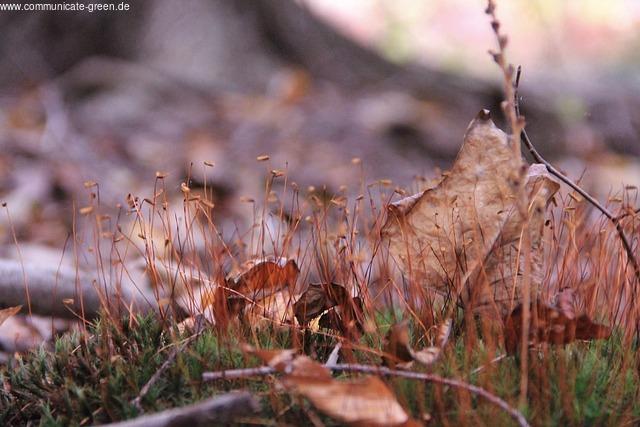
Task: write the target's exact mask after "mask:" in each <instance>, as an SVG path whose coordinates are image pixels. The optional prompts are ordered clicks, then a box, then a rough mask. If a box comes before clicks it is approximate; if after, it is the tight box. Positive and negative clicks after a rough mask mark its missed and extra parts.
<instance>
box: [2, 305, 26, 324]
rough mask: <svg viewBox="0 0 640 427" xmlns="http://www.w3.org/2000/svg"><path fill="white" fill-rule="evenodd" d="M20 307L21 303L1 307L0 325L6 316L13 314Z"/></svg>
mask: <svg viewBox="0 0 640 427" xmlns="http://www.w3.org/2000/svg"><path fill="white" fill-rule="evenodd" d="M21 309H22V306H21V305H18V306H15V307H9V308H3V309H2V310H0V325H2V324H3V323H4V322H5V321H6V320H7V319H8V318H10V317H11V316H15V315H16V314H18V312H19V311H20V310H21Z"/></svg>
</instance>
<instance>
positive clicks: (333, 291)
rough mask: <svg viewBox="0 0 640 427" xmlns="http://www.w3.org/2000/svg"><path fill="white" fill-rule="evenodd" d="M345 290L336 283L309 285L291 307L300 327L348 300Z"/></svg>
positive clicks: (347, 293)
mask: <svg viewBox="0 0 640 427" xmlns="http://www.w3.org/2000/svg"><path fill="white" fill-rule="evenodd" d="M350 298H351V297H350V295H349V292H348V291H347V289H346V288H345V287H344V286H342V285H340V284H338V283H328V284H327V283H311V284H310V285H309V286H308V287H307V290H306V291H304V292H303V293H302V295H301V296H300V298H299V299H298V300H297V301H296V302H295V304H294V305H293V312H294V314H295V316H296V319H298V322H299V323H300V324H301V325H306V324H307V323H308V322H309V321H310V320H313V319H315V318H317V317H318V316H320V315H321V314H322V313H323V312H325V311H326V310H329V309H330V308H332V307H335V306H336V305H339V304H344V303H345V302H347V301H348V300H349V299H350Z"/></svg>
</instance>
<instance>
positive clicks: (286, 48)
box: [0, 0, 640, 153]
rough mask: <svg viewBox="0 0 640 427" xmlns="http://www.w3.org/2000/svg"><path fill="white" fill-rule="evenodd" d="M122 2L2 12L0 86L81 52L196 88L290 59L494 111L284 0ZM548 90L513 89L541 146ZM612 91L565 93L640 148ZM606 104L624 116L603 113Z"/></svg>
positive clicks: (448, 79)
mask: <svg viewBox="0 0 640 427" xmlns="http://www.w3.org/2000/svg"><path fill="white" fill-rule="evenodd" d="M112 2H114V3H117V0H112ZM130 4H131V6H132V11H131V12H113V13H104V12H100V13H86V12H85V13H77V14H76V13H71V12H42V13H31V12H30V13H26V12H21V13H3V14H2V15H0V28H2V36H3V37H2V40H0V79H1V82H2V83H0V88H2V89H4V90H6V89H7V88H11V87H15V86H16V85H17V84H18V83H20V82H24V81H36V82H37V81H43V80H46V79H50V78H52V77H54V76H56V75H58V74H59V73H62V72H64V71H66V70H68V69H69V68H71V67H72V66H73V65H74V64H76V63H78V62H79V61H81V60H82V59H83V58H86V57H88V56H93V55H105V56H111V57H119V58H124V59H129V60H135V61H139V62H143V63H145V64H148V65H151V66H153V67H155V68H157V69H158V70H161V71H163V72H166V73H168V74H170V75H172V76H175V78H177V79H181V80H183V81H188V82H189V83H190V84H196V85H198V86H199V87H201V88H202V89H204V90H216V89H224V90H228V89H232V90H240V91H256V90H258V91H262V90H265V89H266V88H268V86H269V84H270V82H271V79H272V78H273V76H274V75H276V74H277V73H278V71H279V70H281V69H282V67H284V66H291V65H294V66H297V67H301V68H303V69H305V70H307V71H308V72H309V73H310V75H311V76H313V77H315V78H316V79H319V80H326V81H330V82H332V83H333V84H335V85H338V86H340V87H342V89H343V90H346V91H364V90H368V91H371V90H374V91H378V92H380V91H385V90H398V91H403V92H406V93H409V94H410V95H411V96H414V97H416V98H419V99H422V100H426V101H429V102H432V103H434V104H437V105H438V107H439V108H440V109H442V110H443V111H444V112H445V113H446V114H445V117H458V118H459V117H466V118H467V119H470V118H472V117H473V116H474V115H475V113H476V112H477V111H478V110H479V109H480V108H490V109H491V110H493V111H499V104H500V101H501V99H502V93H501V89H500V86H499V85H496V84H495V83H490V82H485V81H480V80H478V79H474V78H469V77H465V76H459V75H454V74H451V73H445V72H440V71H437V70H434V69H430V68H427V67H424V66H418V65H407V66H404V65H398V64H394V63H391V62H389V61H387V60H385V59H384V58H382V57H381V56H380V55H378V54H377V53H375V52H373V51H372V50H370V49H367V48H365V47H363V46H360V45H358V44H357V43H355V42H353V41H352V40H350V39H349V38H347V37H345V36H343V35H341V34H340V33H339V32H338V31H336V30H335V29H334V28H332V27H330V26H329V25H327V24H325V23H324V22H322V21H321V20H319V19H317V18H316V17H315V16H314V15H313V14H312V13H310V12H309V11H308V10H307V9H306V8H305V7H304V6H301V5H300V4H299V3H298V2H295V1H293V0H185V1H176V0H156V1H150V0H135V2H130ZM525 72H526V70H525ZM496 73H498V71H497V70H496ZM623 85H624V83H622V84H621V85H620V86H623ZM561 87H562V88H563V89H564V87H563V86H561ZM558 89H559V87H558V85H556V86H555V87H538V88H536V92H528V91H527V87H525V88H524V90H523V95H524V97H525V104H524V111H525V115H526V116H527V120H528V123H529V127H530V129H531V130H532V132H531V134H532V135H535V136H536V141H537V143H538V144H539V145H540V148H541V149H542V150H543V151H544V150H545V148H551V147H553V148H554V150H556V151H558V150H560V151H562V149H561V147H558V144H557V142H562V143H564V140H565V139H566V129H564V127H563V123H562V122H561V121H560V119H559V118H558V114H557V113H556V112H554V110H553V109H552V108H549V106H550V105H551V104H553V103H554V102H555V101H556V98H557V96H558V95H557V92H558ZM619 89H620V90H615V88H612V87H611V86H606V87H604V88H601V89H599V90H595V91H592V92H591V93H589V94H586V95H585V96H582V95H584V94H581V93H577V94H575V93H574V95H577V96H578V97H581V98H585V97H586V105H587V107H588V110H589V112H590V116H589V117H588V118H587V124H588V125H589V126H592V127H594V128H595V129H596V130H597V131H598V132H599V133H600V134H601V137H602V139H603V140H604V141H606V142H608V143H610V145H613V146H616V147H618V148H620V149H623V150H632V151H633V152H635V153H640V148H638V145H637V144H636V143H635V140H636V135H637V133H638V127H639V126H640V125H639V123H640V120H638V116H639V114H638V113H639V111H640V108H639V106H638V105H637V104H638V101H637V99H638V97H637V96H635V95H637V94H636V92H638V91H637V89H636V90H633V91H631V92H630V91H628V90H627V88H625V87H620V88H619ZM577 90H581V89H580V88H578V89H577ZM612 108H622V109H624V111H626V112H628V114H627V115H626V116H624V117H622V116H620V115H615V116H614V117H612V116H611V114H610V111H611V109H612ZM612 120H613V122H612ZM498 122H500V120H499V117H498ZM554 141H555V142H554Z"/></svg>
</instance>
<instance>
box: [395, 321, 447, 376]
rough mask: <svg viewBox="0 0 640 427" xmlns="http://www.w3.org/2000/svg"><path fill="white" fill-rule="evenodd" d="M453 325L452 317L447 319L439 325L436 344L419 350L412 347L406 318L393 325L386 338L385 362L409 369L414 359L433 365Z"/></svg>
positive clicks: (425, 364)
mask: <svg viewBox="0 0 640 427" xmlns="http://www.w3.org/2000/svg"><path fill="white" fill-rule="evenodd" d="M451 325H452V322H451V319H447V320H445V321H444V322H443V323H442V324H441V325H440V326H439V327H438V335H437V337H436V345H435V346H431V347H425V348H423V349H422V350H418V351H416V350H414V349H413V348H411V343H410V338H409V324H408V322H407V321H406V320H405V321H403V322H400V323H397V324H395V325H393V326H391V328H390V329H389V332H388V333H387V338H386V346H385V353H384V364H385V365H386V366H390V367H394V368H400V369H409V368H410V367H411V366H412V365H413V362H414V361H415V362H418V363H420V364H422V365H424V366H429V365H433V364H434V363H435V362H436V361H437V360H438V359H439V358H440V355H441V354H442V350H443V348H444V346H445V345H446V344H447V341H448V340H449V335H450V333H451Z"/></svg>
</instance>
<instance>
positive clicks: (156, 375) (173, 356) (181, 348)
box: [130, 316, 204, 413]
mask: <svg viewBox="0 0 640 427" xmlns="http://www.w3.org/2000/svg"><path fill="white" fill-rule="evenodd" d="M203 322H204V319H203V317H202V316H200V317H198V318H196V326H195V329H196V331H195V333H194V334H193V335H191V336H190V337H189V338H187V339H186V340H185V341H184V342H183V343H182V344H181V345H179V346H176V347H174V349H173V351H172V352H171V353H170V354H169V357H167V360H165V361H164V363H163V364H162V365H161V366H160V368H158V370H157V371H156V372H155V373H154V374H153V375H152V376H151V378H149V381H147V383H146V384H145V385H144V386H142V388H141V389H140V394H138V397H136V398H135V399H133V400H132V401H131V402H130V403H131V404H132V405H133V406H135V407H136V408H137V409H138V410H139V411H140V412H141V413H142V412H144V411H143V409H142V403H141V402H142V399H144V397H145V396H146V395H147V393H149V390H150V389H151V387H152V386H153V385H154V384H155V383H156V382H157V381H158V379H160V377H161V376H162V374H163V373H164V372H165V371H166V370H167V369H169V367H170V366H171V365H172V364H173V361H174V360H175V359H176V357H177V356H178V353H182V351H184V349H185V348H186V347H187V346H188V345H189V344H191V343H192V342H193V341H195V339H196V338H198V337H199V336H200V335H201V334H202V332H203V330H204V329H203V324H202V323H203Z"/></svg>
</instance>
